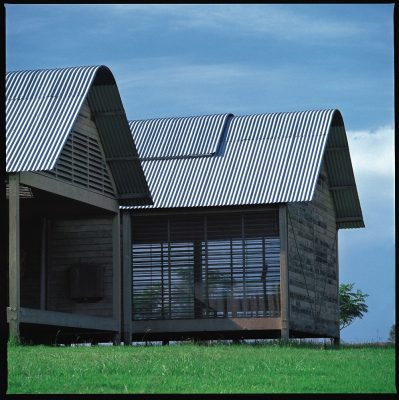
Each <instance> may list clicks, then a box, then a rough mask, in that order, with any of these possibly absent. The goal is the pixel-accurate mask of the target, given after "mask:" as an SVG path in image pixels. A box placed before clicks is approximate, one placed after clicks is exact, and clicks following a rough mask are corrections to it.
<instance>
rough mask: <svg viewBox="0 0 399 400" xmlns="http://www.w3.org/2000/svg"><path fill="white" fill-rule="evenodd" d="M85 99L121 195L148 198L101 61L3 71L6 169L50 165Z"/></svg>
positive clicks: (116, 96)
mask: <svg viewBox="0 0 399 400" xmlns="http://www.w3.org/2000/svg"><path fill="white" fill-rule="evenodd" d="M86 99H87V101H88V103H89V106H90V108H91V110H92V112H93V114H94V116H95V122H96V125H97V128H98V131H99V134H100V139H101V142H102V145H103V149H104V153H105V157H106V161H107V162H108V163H109V166H110V169H111V172H112V174H113V178H114V181H115V184H116V187H117V191H118V195H119V197H120V198H123V199H124V200H126V199H136V200H135V201H136V203H137V202H138V203H140V201H138V199H141V200H142V201H141V203H143V201H144V204H146V203H148V201H149V200H150V199H151V196H150V194H149V191H148V186H147V183H146V180H145V177H144V174H143V171H142V168H141V165H140V162H139V160H138V159H137V151H136V148H135V145H134V142H133V139H132V136H131V134H130V130H129V126H128V122H127V119H126V114H125V111H124V108H123V105H122V101H121V99H120V95H119V91H118V88H117V86H116V83H115V79H114V77H113V75H112V73H111V71H110V70H109V69H108V68H107V67H105V66H88V67H71V68H59V69H48V70H32V71H16V72H9V73H7V75H6V170H7V172H23V171H48V170H52V169H53V168H54V166H55V164H56V162H57V159H58V157H59V156H60V154H61V151H62V149H63V146H64V145H65V143H66V141H67V139H68V136H69V134H70V132H71V129H72V127H73V124H74V122H75V120H76V118H77V116H78V114H79V111H80V109H81V107H82V105H83V103H84V101H85V100H86Z"/></svg>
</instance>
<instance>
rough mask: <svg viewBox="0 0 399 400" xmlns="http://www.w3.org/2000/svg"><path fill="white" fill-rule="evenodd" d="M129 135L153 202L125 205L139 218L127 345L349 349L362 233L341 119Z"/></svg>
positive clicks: (213, 118) (250, 122) (315, 117)
mask: <svg viewBox="0 0 399 400" xmlns="http://www.w3.org/2000/svg"><path fill="white" fill-rule="evenodd" d="M130 128H131V131H132V135H133V138H134V141H135V143H136V146H137V150H138V154H139V156H140V159H141V161H142V166H143V169H144V174H145V176H146V179H147V182H148V186H149V189H150V192H151V194H152V198H153V204H151V205H136V206H122V207H121V208H122V209H123V213H124V215H125V218H126V220H128V219H129V218H131V219H132V221H133V223H132V238H131V239H129V240H130V241H131V243H132V250H133V251H132V261H131V262H132V270H133V275H132V276H133V285H132V292H131V291H130V288H128V291H125V293H124V296H125V298H126V297H127V298H128V300H126V301H128V302H130V301H131V300H132V306H131V305H130V303H128V304H129V306H128V307H126V308H125V309H126V310H128V312H127V314H126V315H125V320H127V319H128V318H131V320H132V322H131V324H130V327H129V330H128V331H127V332H126V333H125V335H131V337H132V338H133V339H134V340H143V338H146V339H148V340H149V339H157V340H161V339H162V340H169V339H171V340H178V339H181V338H184V337H191V338H225V339H237V338H275V337H283V338H285V339H286V338H288V337H330V338H334V339H335V340H336V341H339V306H338V285H339V267H338V230H339V229H345V228H360V227H363V226H364V222H363V217H362V211H361V207H360V203H359V197H358V193H357V189H356V183H355V178H354V174H353V169H352V164H351V159H350V154H349V148H348V141H347V137H346V133H345V128H344V123H343V119H342V116H341V114H340V112H339V111H338V110H317V111H304V112H286V113H271V114H259V115H247V116H234V115H232V114H221V115H209V116H197V117H187V118H163V119H153V120H142V121H131V122H130ZM127 213H129V215H130V217H128V216H126V214H127ZM126 256H127V257H129V255H126ZM131 309H132V311H131V312H130V310H131Z"/></svg>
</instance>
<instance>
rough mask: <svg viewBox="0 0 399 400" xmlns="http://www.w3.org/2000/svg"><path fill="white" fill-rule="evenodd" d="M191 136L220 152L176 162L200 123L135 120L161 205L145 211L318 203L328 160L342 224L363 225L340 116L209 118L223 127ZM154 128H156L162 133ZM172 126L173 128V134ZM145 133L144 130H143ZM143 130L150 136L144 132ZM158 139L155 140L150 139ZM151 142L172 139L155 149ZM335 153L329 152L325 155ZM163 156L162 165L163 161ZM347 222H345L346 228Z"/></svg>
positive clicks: (152, 188) (153, 190)
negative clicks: (316, 194) (315, 199)
mask: <svg viewBox="0 0 399 400" xmlns="http://www.w3.org/2000/svg"><path fill="white" fill-rule="evenodd" d="M222 117H224V118H225V119H224V121H225V125H224V126H223V127H222V126H220V125H218V129H217V131H216V132H214V134H216V136H217V141H216V144H215V140H214V136H212V139H211V140H210V139H209V131H208V130H207V129H201V127H198V128H196V129H191V130H190V132H189V135H191V136H193V137H192V138H191V141H192V142H194V143H205V146H204V148H206V147H207V145H206V144H207V143H212V146H210V148H212V149H215V148H216V149H217V151H215V152H213V153H212V152H211V151H209V149H208V151H203V152H202V153H201V154H199V153H198V152H195V154H194V153H190V154H185V155H184V156H181V157H176V156H174V157H172V156H170V153H169V152H168V149H169V148H173V149H174V154H180V153H183V151H180V150H181V149H183V147H186V139H184V138H186V137H187V136H189V135H188V133H187V132H186V133H182V132H184V131H185V127H186V126H192V125H193V123H194V118H198V117H187V118H171V119H169V120H168V121H166V122H165V119H163V120H162V121H163V122H162V123H160V122H161V120H149V121H131V122H130V128H131V130H132V134H133V137H134V139H135V142H136V145H137V150H138V153H139V155H140V157H142V160H143V161H142V165H143V169H144V172H145V175H146V178H147V181H148V185H149V188H150V191H151V193H152V196H153V201H154V204H153V205H152V206H145V208H180V207H184V208H186V207H212V206H237V205H259V204H273V203H288V202H303V201H311V200H312V198H313V195H314V192H315V188H316V184H317V180H318V176H319V173H320V168H321V164H322V161H323V159H325V160H326V164H327V168H328V173H329V177H330V182H331V185H332V186H334V190H332V193H333V196H334V201H335V206H336V212H337V218H338V224H339V226H340V227H359V226H364V223H363V218H362V212H361V208H360V202H359V198H358V194H357V189H356V183H355V179H354V175H353V170H352V164H351V160H350V156H349V148H348V143H347V139H346V133H345V128H344V126H343V120H342V116H341V114H340V112H339V111H338V110H332V109H331V110H316V111H303V112H285V113H270V114H258V115H247V116H237V117H236V116H233V115H231V114H223V115H214V116H208V117H207V118H208V123H209V124H212V122H213V123H214V125H216V122H217V121H220V120H222ZM155 126H156V127H157V129H155ZM171 126H173V129H170V128H168V127H171ZM138 129H140V131H139V130H138ZM143 130H144V131H145V132H143ZM149 132H151V135H149ZM149 137H162V138H163V137H167V138H168V144H167V146H165V147H164V148H162V147H160V148H157V149H156V150H154V147H153V146H152V142H153V140H149V139H148V138H149ZM330 148H331V149H333V150H331V151H330V150H329V151H326V149H327V150H328V149H330ZM162 154H163V155H164V157H162V158H159V156H160V155H162ZM339 221H341V222H339Z"/></svg>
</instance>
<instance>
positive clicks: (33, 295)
mask: <svg viewBox="0 0 399 400" xmlns="http://www.w3.org/2000/svg"><path fill="white" fill-rule="evenodd" d="M6 171H7V198H8V200H9V201H8V203H7V206H8V215H9V221H8V222H9V258H8V260H9V263H8V264H9V277H8V279H9V293H8V296H9V307H8V308H7V321H8V323H9V328H10V333H11V335H14V336H21V337H27V338H36V339H38V340H42V339H43V338H44V336H46V335H47V336H49V337H51V340H53V341H54V338H55V336H56V333H57V332H63V333H64V332H66V333H67V332H71V333H73V334H75V337H76V335H77V334H83V333H87V332H90V333H91V335H92V337H93V338H94V339H96V338H97V337H100V336H101V335H103V336H104V335H105V336H106V337H108V338H114V339H116V340H119V335H120V327H121V298H120V293H121V273H122V272H121V259H120V256H121V255H120V246H121V240H120V229H121V227H120V211H119V207H120V205H122V204H128V205H138V204H151V195H150V193H149V190H148V186H147V183H146V180H145V177H144V174H143V170H142V168H141V165H140V162H139V160H138V159H137V152H136V147H135V145H134V142H133V139H132V136H131V134H130V130H129V125H128V121H127V119H126V115H125V111H124V108H123V104H122V102H121V99H120V95H119V91H118V88H117V86H116V83H115V79H114V77H113V75H112V73H111V71H110V70H109V69H108V68H107V67H105V66H95V67H78V68H64V69H53V70H35V71H18V72H10V73H8V74H7V76H6Z"/></svg>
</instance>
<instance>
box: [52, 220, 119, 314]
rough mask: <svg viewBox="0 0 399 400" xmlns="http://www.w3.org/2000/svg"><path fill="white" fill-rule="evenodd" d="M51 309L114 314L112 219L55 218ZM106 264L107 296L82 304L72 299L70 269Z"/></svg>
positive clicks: (105, 286)
mask: <svg viewBox="0 0 399 400" xmlns="http://www.w3.org/2000/svg"><path fill="white" fill-rule="evenodd" d="M48 237H49V240H48V245H49V247H48V264H47V271H48V277H47V309H48V310H52V311H62V312H71V313H80V314H88V315H96V316H103V317H112V275H113V272H112V271H113V270H112V260H113V246H112V218H90V219H54V220H52V221H51V224H50V227H49V235H48ZM77 264H94V265H98V266H103V267H104V298H103V299H102V300H99V301H96V302H90V303H78V302H76V301H74V300H72V299H71V298H70V291H69V290H70V287H69V269H70V268H71V267H72V266H74V265H77Z"/></svg>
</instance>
